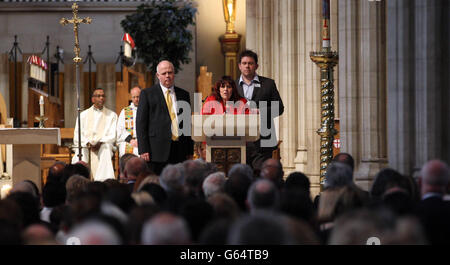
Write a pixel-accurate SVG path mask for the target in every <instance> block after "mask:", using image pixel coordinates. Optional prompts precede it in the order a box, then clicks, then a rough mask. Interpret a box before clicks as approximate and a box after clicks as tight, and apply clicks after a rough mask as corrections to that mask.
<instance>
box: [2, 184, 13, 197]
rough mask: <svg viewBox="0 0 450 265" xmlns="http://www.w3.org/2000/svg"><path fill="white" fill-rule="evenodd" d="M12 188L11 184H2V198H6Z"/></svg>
mask: <svg viewBox="0 0 450 265" xmlns="http://www.w3.org/2000/svg"><path fill="white" fill-rule="evenodd" d="M11 188H12V187H11V185H9V184H5V185H3V186H2V189H1V191H0V193H1V194H0V196H1V198H2V199H5V198H6V196H8V194H9V192H10V191H11Z"/></svg>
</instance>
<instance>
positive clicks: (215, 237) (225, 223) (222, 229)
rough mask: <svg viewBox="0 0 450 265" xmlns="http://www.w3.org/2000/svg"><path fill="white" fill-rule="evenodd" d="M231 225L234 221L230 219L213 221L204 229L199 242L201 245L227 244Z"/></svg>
mask: <svg viewBox="0 0 450 265" xmlns="http://www.w3.org/2000/svg"><path fill="white" fill-rule="evenodd" d="M231 225H232V221H231V220H229V219H217V220H215V221H212V222H211V223H209V224H208V225H207V226H206V227H205V229H203V231H202V233H201V235H200V237H199V240H198V241H199V242H198V243H199V244H200V245H226V243H227V237H228V231H229V230H230V227H231Z"/></svg>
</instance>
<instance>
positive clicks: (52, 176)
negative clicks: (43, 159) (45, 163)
mask: <svg viewBox="0 0 450 265" xmlns="http://www.w3.org/2000/svg"><path fill="white" fill-rule="evenodd" d="M66 166H67V164H66V163H64V162H62V161H56V162H55V163H54V164H53V165H52V166H51V167H50V168H49V169H48V175H47V182H61V181H62V178H63V172H64V168H65V167H66Z"/></svg>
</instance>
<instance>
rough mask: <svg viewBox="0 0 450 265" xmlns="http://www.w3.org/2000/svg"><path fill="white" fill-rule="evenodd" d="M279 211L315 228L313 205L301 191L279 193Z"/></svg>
mask: <svg viewBox="0 0 450 265" xmlns="http://www.w3.org/2000/svg"><path fill="white" fill-rule="evenodd" d="M280 211H281V212H282V213H284V214H286V215H288V216H290V217H292V218H296V219H299V220H303V221H305V222H307V223H308V224H309V225H311V226H312V227H313V228H316V225H317V223H316V219H315V215H316V214H315V211H314V205H313V203H312V201H311V198H310V195H309V193H306V192H305V191H304V190H302V189H287V190H284V191H283V192H282V193H281V202H280Z"/></svg>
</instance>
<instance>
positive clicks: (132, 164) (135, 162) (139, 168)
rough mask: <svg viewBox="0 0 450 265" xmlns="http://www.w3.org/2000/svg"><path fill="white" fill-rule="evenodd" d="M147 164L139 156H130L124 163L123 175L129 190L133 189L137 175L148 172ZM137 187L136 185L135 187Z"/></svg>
mask: <svg viewBox="0 0 450 265" xmlns="http://www.w3.org/2000/svg"><path fill="white" fill-rule="evenodd" d="M148 171H149V170H148V166H147V162H145V160H144V159H142V158H140V157H132V158H131V159H130V160H128V162H127V163H126V165H125V170H124V172H123V175H124V177H125V181H126V184H127V186H128V189H129V190H130V192H133V191H134V190H135V187H134V186H135V183H136V181H137V179H138V177H139V175H141V174H143V175H147V174H148ZM136 189H137V187H136Z"/></svg>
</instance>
